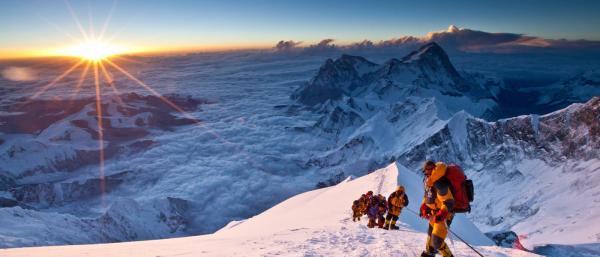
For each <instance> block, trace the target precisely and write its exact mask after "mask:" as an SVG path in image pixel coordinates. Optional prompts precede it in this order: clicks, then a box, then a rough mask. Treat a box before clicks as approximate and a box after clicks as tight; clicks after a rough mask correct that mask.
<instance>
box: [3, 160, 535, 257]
mask: <svg viewBox="0 0 600 257" xmlns="http://www.w3.org/2000/svg"><path fill="white" fill-rule="evenodd" d="M397 183H401V184H403V185H405V186H406V187H407V193H408V194H409V196H410V200H411V204H410V206H409V207H408V208H410V209H416V208H417V206H418V205H419V200H420V196H421V193H422V192H421V191H422V188H421V185H420V184H421V182H420V178H419V177H418V176H417V175H416V174H415V173H412V172H411V171H409V170H408V169H406V168H404V167H402V166H400V165H397V164H396V163H392V164H390V165H389V166H387V167H386V168H383V169H380V170H377V171H375V172H373V173H371V174H369V175H366V176H363V177H360V178H358V179H356V180H351V179H350V178H348V179H346V180H345V181H344V182H342V183H340V184H338V185H336V186H332V187H328V188H323V189H318V190H313V191H309V192H306V193H302V194H299V195H296V196H294V197H292V198H290V199H288V200H286V201H284V202H282V203H280V204H278V205H276V206H274V207H272V208H271V209H269V210H267V211H265V212H263V213H261V214H259V215H257V216H254V217H252V218H249V219H247V220H243V221H235V222H231V223H230V224H228V225H227V226H226V227H224V228H222V229H221V230H219V231H217V232H216V233H214V234H210V235H205V236H196V237H185V238H177V239H165V240H153V241H138V242H129V243H115V244H97V245H80V246H52V247H37V248H20V249H8V250H0V255H1V256H5V257H17V256H44V257H53V256H56V257H58V256H60V257H68V256H78V257H79V256H88V257H94V256H98V257H99V256H112V257H119V256H128V257H135V256H161V257H167V256H180V257H181V256H183V257H185V256H281V255H283V256H418V255H419V254H420V252H421V251H422V248H423V243H424V241H425V238H426V234H425V233H424V231H425V229H426V222H425V221H424V220H421V219H419V218H417V217H416V216H415V215H414V214H412V213H410V212H408V211H406V210H405V211H403V213H402V215H401V219H400V223H399V225H400V227H401V228H400V230H399V231H385V230H382V229H368V228H367V227H366V225H365V223H366V221H365V219H363V220H362V221H361V222H357V223H354V222H352V221H351V218H350V217H351V212H350V205H351V203H352V201H353V200H355V198H357V197H358V196H360V194H361V193H364V192H366V191H367V190H373V191H374V192H376V193H382V194H385V195H388V194H390V193H391V192H393V190H394V188H395V187H396V185H397ZM452 228H453V229H454V230H455V231H456V232H457V233H458V234H459V235H460V236H461V237H463V238H465V240H467V241H468V242H470V243H471V244H473V245H475V247H476V249H477V250H479V251H481V252H482V253H483V254H484V255H485V256H537V255H534V254H531V253H528V252H524V251H519V250H515V249H506V248H500V247H497V246H490V245H491V244H492V242H491V241H490V240H489V239H487V238H486V237H485V236H484V235H483V234H482V233H481V232H480V231H479V230H478V229H477V228H476V227H475V226H474V225H473V224H472V223H471V222H469V221H468V219H466V218H465V217H464V216H460V215H459V216H457V217H456V219H455V222H454V223H453V225H452ZM450 246H451V248H452V250H453V251H454V254H455V255H456V256H476V255H475V253H474V252H472V250H471V249H469V248H468V247H467V246H466V245H465V244H463V243H461V242H459V241H458V240H456V239H453V240H451V241H450Z"/></svg>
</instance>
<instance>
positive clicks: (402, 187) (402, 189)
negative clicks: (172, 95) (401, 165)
mask: <svg viewBox="0 0 600 257" xmlns="http://www.w3.org/2000/svg"><path fill="white" fill-rule="evenodd" d="M396 191H401V192H404V186H398V187H397V188H396Z"/></svg>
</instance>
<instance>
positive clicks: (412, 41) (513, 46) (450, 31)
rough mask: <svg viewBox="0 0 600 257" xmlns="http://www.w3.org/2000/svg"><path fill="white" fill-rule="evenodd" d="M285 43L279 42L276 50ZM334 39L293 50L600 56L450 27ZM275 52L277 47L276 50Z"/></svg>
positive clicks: (573, 44)
mask: <svg viewBox="0 0 600 257" xmlns="http://www.w3.org/2000/svg"><path fill="white" fill-rule="evenodd" d="M285 42H294V41H280V42H279V43H278V44H277V45H278V46H279V45H280V44H282V43H285ZM333 42H334V39H331V38H328V39H323V40H321V41H320V42H319V43H316V44H313V45H309V46H307V47H300V46H298V44H293V47H294V48H296V49H304V50H306V51H308V52H325V51H346V52H348V51H349V52H353V51H381V50H385V51H389V50H394V51H395V50H398V51H404V50H409V49H413V48H415V47H417V46H418V45H422V44H425V43H429V42H436V43H438V44H439V45H441V46H442V47H443V48H444V49H445V50H446V51H448V52H450V53H453V52H454V53H590V52H591V53H600V41H591V40H567V39H546V38H541V37H534V36H528V35H524V34H517V33H492V32H485V31H479V30H473V29H467V28H459V27H457V26H455V25H450V26H449V27H448V28H447V29H446V30H442V31H436V32H429V33H428V34H427V35H426V36H424V37H414V36H403V37H399V38H392V39H388V40H381V41H378V42H373V41H370V40H363V41H360V42H355V43H350V44H347V45H335V44H333ZM276 48H277V47H276Z"/></svg>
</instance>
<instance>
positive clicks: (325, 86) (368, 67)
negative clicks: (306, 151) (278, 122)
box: [291, 42, 493, 116]
mask: <svg viewBox="0 0 600 257" xmlns="http://www.w3.org/2000/svg"><path fill="white" fill-rule="evenodd" d="M483 87H485V86H484V85H478V84H477V82H475V81H469V80H467V79H465V78H463V77H462V76H461V75H460V74H459V73H458V72H457V71H456V69H455V68H454V66H453V65H452V63H451V62H450V59H449V57H448V55H447V54H446V52H445V51H444V49H442V47H440V46H439V45H438V44H437V43H435V42H431V43H427V44H425V45H423V46H421V47H420V48H419V49H417V50H415V51H413V52H411V53H410V54H408V55H407V56H405V57H404V58H402V59H400V60H399V59H395V58H393V59H390V60H389V61H387V62H385V63H384V64H381V65H378V64H375V63H373V62H370V61H368V60H367V59H365V58H363V57H360V56H352V55H346V54H344V55H342V56H341V57H340V58H338V59H336V60H335V61H334V60H332V59H328V60H327V61H325V63H324V64H323V65H322V66H321V68H320V69H319V72H317V74H316V75H315V76H314V77H313V79H312V80H311V81H310V82H308V83H307V84H306V85H304V86H302V87H300V88H299V89H297V90H296V91H295V92H294V93H293V94H292V96H291V97H292V99H296V100H298V101H299V102H300V103H302V104H304V105H308V106H316V105H318V104H323V103H325V102H327V101H337V100H340V99H342V98H343V97H359V98H363V97H376V98H379V99H389V100H393V99H395V100H396V101H397V100H400V99H404V98H406V97H409V96H417V97H436V96H444V97H446V98H448V97H450V98H449V99H447V100H448V101H465V100H467V101H472V102H473V103H471V104H470V105H473V104H474V103H475V102H478V101H479V100H481V99H485V98H489V99H492V98H493V96H492V95H491V93H490V90H489V89H487V88H483ZM452 97H454V98H457V97H458V98H461V99H456V100H452V99H451V98H452ZM469 99H470V100H469ZM492 105H493V104H492ZM480 107H481V108H482V110H484V112H485V110H489V109H490V108H492V109H493V107H491V106H489V105H488V104H486V106H480ZM490 111H491V110H490ZM481 114H482V113H475V115H476V116H479V115H481Z"/></svg>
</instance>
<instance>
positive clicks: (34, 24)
mask: <svg viewBox="0 0 600 257" xmlns="http://www.w3.org/2000/svg"><path fill="white" fill-rule="evenodd" d="M141 3H143V4H141ZM492 5H493V4H492V3H491V2H485V1H484V2H478V3H467V2H465V1H459V2H456V3H453V4H446V3H436V4H408V2H387V1H385V2H383V3H381V4H378V5H372V4H368V3H361V2H357V1H351V2H346V1H330V2H329V4H320V3H319V2H315V1H305V2H301V3H291V2H285V3H279V2H272V1H260V2H257V3H252V4H249V3H245V2H236V1H226V2H207V1H201V2H194V1H178V2H176V3H175V4H170V3H168V2H166V1H152V2H138V1H116V0H115V1H91V0H90V1H38V0H34V1H3V2H2V3H0V7H2V8H0V9H3V10H11V12H10V13H8V14H7V15H3V16H2V17H0V22H2V23H3V24H8V26H4V27H3V28H0V34H2V35H3V38H4V40H3V41H2V42H0V59H15V58H30V57H45V56H64V55H65V54H64V52H65V51H64V49H65V48H68V47H72V46H73V45H77V44H81V42H83V41H86V40H92V41H93V40H101V41H106V42H108V43H110V44H112V45H115V46H119V47H120V48H121V49H122V50H121V51H120V53H124V54H136V53H190V52H219V51H235V50H264V49H271V48H274V47H275V45H276V44H277V42H279V41H290V42H295V43H298V45H299V46H308V45H311V44H317V43H318V42H320V41H321V40H324V39H333V40H334V41H333V43H334V44H336V45H342V46H343V45H349V44H353V43H356V42H361V41H363V40H369V41H372V42H380V41H385V40H390V39H397V38H402V37H410V36H412V37H418V38H423V37H426V36H427V35H428V34H429V33H432V32H440V31H446V30H447V29H446V28H448V26H452V25H456V26H457V27H459V28H465V29H471V30H475V31H484V32H488V33H500V34H508V33H510V34H513V35H520V36H527V37H536V38H542V39H549V40H561V39H565V40H568V41H573V42H576V41H577V40H586V41H593V42H596V41H598V42H600V41H599V40H600V33H598V31H597V30H596V29H595V28H597V27H598V26H600V18H598V17H596V16H595V15H594V13H593V12H592V10H594V9H597V8H590V7H591V6H590V4H589V3H588V4H587V5H583V4H577V3H569V4H565V3H562V2H560V1H551V2H545V3H544V5H543V6H540V5H539V4H536V3H534V2H526V3H520V2H516V1H509V2H503V3H498V4H496V5H495V6H493V8H492ZM593 5H598V7H600V3H599V2H594V3H593ZM508 12H510V13H511V18H510V19H506V14H507V13H508ZM148 17H151V18H150V19H149V18H148ZM357 17H359V18H357ZM424 17H427V19H425V18H424ZM67 55H68V54H67Z"/></svg>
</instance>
